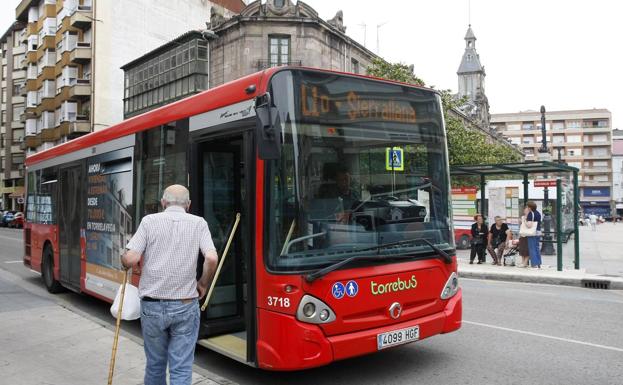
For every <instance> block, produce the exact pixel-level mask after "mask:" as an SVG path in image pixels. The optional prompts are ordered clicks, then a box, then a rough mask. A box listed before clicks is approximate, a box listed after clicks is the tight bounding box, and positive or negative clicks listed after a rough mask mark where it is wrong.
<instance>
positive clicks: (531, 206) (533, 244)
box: [521, 201, 541, 268]
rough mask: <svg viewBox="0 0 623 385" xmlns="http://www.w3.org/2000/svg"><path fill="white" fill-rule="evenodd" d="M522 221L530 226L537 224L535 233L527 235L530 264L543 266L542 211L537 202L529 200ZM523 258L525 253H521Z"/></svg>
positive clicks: (525, 262)
mask: <svg viewBox="0 0 623 385" xmlns="http://www.w3.org/2000/svg"><path fill="white" fill-rule="evenodd" d="M521 220H522V222H523V223H524V224H525V226H526V227H528V228H530V229H531V228H533V226H536V231H535V233H534V235H529V236H526V237H525V238H527V243H528V256H529V257H530V266H532V267H538V268H541V250H540V247H539V245H540V242H541V213H540V212H539V211H538V210H537V209H536V203H534V202H533V201H528V203H526V207H525V208H524V215H523V216H522V217H521ZM521 256H522V258H523V257H524V254H521ZM522 267H527V260H525V259H524V266H522Z"/></svg>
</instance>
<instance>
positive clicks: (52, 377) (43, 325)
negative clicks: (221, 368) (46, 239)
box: [0, 270, 217, 385]
mask: <svg viewBox="0 0 623 385" xmlns="http://www.w3.org/2000/svg"><path fill="white" fill-rule="evenodd" d="M0 325H1V327H2V333H0V367H1V368H2V380H1V381H0V382H2V383H3V384H12V385H36V384H46V385H50V384H58V385H61V384H62V385H74V384H75V385H84V384H105V383H106V381H107V379H108V365H109V361H110V353H111V350H112V343H113V338H114V331H113V330H110V329H109V328H108V327H106V326H103V325H101V324H99V323H97V322H94V321H92V320H90V319H88V318H85V317H83V316H81V315H79V314H77V313H75V312H73V311H71V310H69V309H67V308H65V307H62V306H60V305H59V304H57V303H55V302H54V301H52V300H50V299H48V298H45V297H44V296H39V295H37V294H34V293H33V292H30V291H27V290H25V289H24V288H22V287H20V286H19V285H18V283H17V282H16V281H15V278H14V277H11V276H10V273H7V272H6V271H3V270H0ZM122 328H123V325H122ZM144 367H145V355H144V352H143V347H142V345H141V344H140V343H138V342H136V341H134V340H133V339H131V338H128V337H126V336H124V335H123V333H122V335H120V336H119V347H118V349H117V358H116V365H115V376H114V380H113V384H115V385H130V384H132V385H134V384H142V383H143V371H144ZM216 384H217V382H214V381H212V380H210V379H208V378H206V377H204V376H202V375H199V374H197V373H194V374H193V385H216Z"/></svg>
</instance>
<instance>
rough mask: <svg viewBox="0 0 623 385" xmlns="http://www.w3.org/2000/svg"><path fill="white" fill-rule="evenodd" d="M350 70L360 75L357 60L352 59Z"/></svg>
mask: <svg viewBox="0 0 623 385" xmlns="http://www.w3.org/2000/svg"><path fill="white" fill-rule="evenodd" d="M350 70H351V72H352V73H354V74H358V73H359V61H357V59H350Z"/></svg>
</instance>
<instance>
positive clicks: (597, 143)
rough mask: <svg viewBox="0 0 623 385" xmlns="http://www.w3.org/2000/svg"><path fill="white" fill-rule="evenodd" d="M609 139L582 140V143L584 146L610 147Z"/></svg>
mask: <svg viewBox="0 0 623 385" xmlns="http://www.w3.org/2000/svg"><path fill="white" fill-rule="evenodd" d="M610 143H611V142H610V141H607V140H600V141H598V142H583V143H582V144H583V145H584V146H585V147H586V146H608V147H610Z"/></svg>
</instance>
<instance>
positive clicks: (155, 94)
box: [122, 0, 377, 117]
mask: <svg viewBox="0 0 623 385" xmlns="http://www.w3.org/2000/svg"><path fill="white" fill-rule="evenodd" d="M206 20H209V23H208V24H207V27H208V29H207V30H199V31H190V32H188V33H185V34H184V35H181V36H179V37H178V38H177V39H175V40H173V41H171V42H169V43H167V44H164V45H163V46H161V47H159V48H157V49H155V50H153V51H151V52H149V53H147V54H146V55H143V56H141V57H139V58H137V59H135V60H133V61H132V62H129V63H128V64H126V65H124V66H123V67H122V68H123V69H124V71H125V85H126V92H125V99H124V108H125V110H124V113H125V116H126V117H131V116H134V115H137V114H139V113H142V112H145V111H148V110H150V109H153V108H156V107H158V106H160V105H163V104H166V103H169V102H171V101H174V100H177V99H181V98H183V97H186V96H188V95H190V94H193V93H196V92H199V91H202V90H204V89H207V88H211V87H216V86H218V85H220V84H223V83H226V82H228V81H231V80H234V79H238V78H240V77H242V76H245V75H248V74H251V73H254V72H257V71H260V70H263V69H266V68H269V67H274V66H281V65H294V66H306V67H317V68H324V69H330V70H336V71H345V72H353V73H365V71H366V68H367V67H368V66H369V65H370V64H371V63H372V61H373V60H374V58H376V57H377V56H376V55H375V54H374V53H372V52H371V51H369V50H368V49H366V48H365V47H364V46H363V45H361V44H359V43H357V42H356V41H354V40H353V39H351V38H350V37H349V36H347V35H346V33H345V32H346V28H345V27H344V24H343V15H342V12H341V11H340V12H338V13H337V14H336V15H335V17H334V18H332V19H330V20H322V19H320V17H319V16H318V13H317V12H316V11H315V10H314V9H313V8H311V7H310V6H309V5H307V4H305V3H304V2H302V1H297V2H296V3H293V2H292V1H290V0H266V1H265V2H264V3H262V2H261V1H259V0H258V1H255V2H252V3H250V4H249V5H247V6H246V7H245V8H244V9H242V10H241V11H240V13H239V14H238V15H234V16H232V17H227V16H226V15H223V14H220V13H219V12H218V10H216V9H214V10H213V11H212V13H211V15H210V18H209V19H206ZM180 67H181V68H180Z"/></svg>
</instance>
